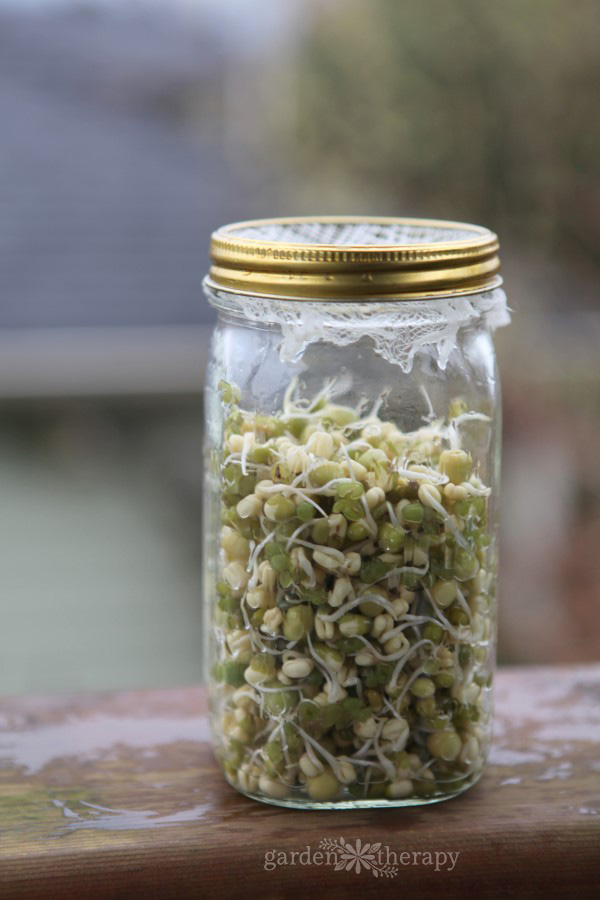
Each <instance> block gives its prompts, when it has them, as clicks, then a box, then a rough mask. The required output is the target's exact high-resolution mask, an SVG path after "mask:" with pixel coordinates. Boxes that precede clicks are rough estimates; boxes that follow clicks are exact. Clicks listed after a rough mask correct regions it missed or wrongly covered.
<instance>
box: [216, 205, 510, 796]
mask: <svg viewBox="0 0 600 900" xmlns="http://www.w3.org/2000/svg"><path fill="white" fill-rule="evenodd" d="M497 252H498V242H497V239H496V236H495V235H494V234H493V233H492V232H490V231H488V230H487V229H485V228H481V227H477V226H472V225H464V224H461V223H449V222H437V221H417V220H406V219H364V218H335V217H332V218H316V219H286V220H269V221H266V220H264V221H257V222H247V223H238V224H236V225H231V226H227V227H225V228H222V229H220V230H219V231H217V232H215V234H214V235H213V238H212V243H211V260H212V264H211V269H210V273H209V275H208V276H207V278H206V279H205V291H206V294H207V297H208V300H209V301H210V303H211V304H212V305H213V306H214V307H215V308H216V310H217V313H218V320H217V324H216V327H215V331H214V335H213V340H212V345H211V354H210V360H209V365H208V372H207V383H206V403H205V426H206V433H205V446H206V491H205V496H206V505H205V519H204V529H205V538H204V570H205V583H204V604H205V612H206V615H205V659H206V673H207V681H208V684H209V693H210V708H211V719H212V728H213V737H214V748H215V753H216V756H217V758H218V759H219V761H220V763H221V765H222V768H223V772H224V775H225V778H226V779H227V780H228V781H229V783H230V784H231V785H232V786H233V787H234V788H236V789H237V790H239V791H241V792H243V793H244V794H246V795H248V796H251V797H253V798H255V799H257V800H262V801H266V802H269V803H274V804H279V805H284V806H290V807H300V808H320V807H329V808H332V807H333V808H344V807H355V808H360V807H371V806H409V805H419V804H426V803H434V802H437V801H439V800H444V799H446V798H449V797H452V796H454V795H457V794H460V793H461V792H463V791H464V790H465V789H467V788H468V787H469V786H471V785H472V784H474V783H475V782H476V781H477V780H478V779H479V777H480V776H481V774H482V771H483V768H484V764H485V760H486V756H487V753H488V750H489V746H490V740H491V728H492V721H491V716H492V703H491V700H492V691H493V676H494V664H495V636H496V573H497V564H498V560H497V529H498V501H499V467H500V393H499V382H498V375H497V368H496V362H495V356H494V348H493V343H492V334H493V331H494V330H495V329H496V328H497V327H500V326H502V325H505V324H507V323H508V321H509V314H508V311H507V307H506V300H505V296H504V293H503V291H502V289H501V287H500V284H501V280H500V277H499V274H498V271H499V261H498V255H497Z"/></svg>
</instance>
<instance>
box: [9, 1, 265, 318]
mask: <svg viewBox="0 0 600 900" xmlns="http://www.w3.org/2000/svg"><path fill="white" fill-rule="evenodd" d="M167 21H168V26H167V24H166V22H167ZM223 66H224V60H223V57H222V54H221V51H220V50H219V49H218V48H216V47H215V46H214V45H211V44H210V43H208V42H207V41H206V40H205V39H204V38H203V35H202V33H201V31H200V30H198V31H197V32H193V30H190V28H189V23H188V25H187V26H185V27H184V25H183V23H182V22H181V23H179V24H178V20H177V19H176V18H174V17H171V18H170V19H168V20H166V19H165V20H163V19H162V18H161V17H160V16H158V18H153V17H152V16H149V15H145V16H144V17H143V20H142V21H141V22H140V21H138V20H137V19H136V18H135V17H128V16H118V15H112V16H109V15H107V16H103V17H100V18H97V17H95V16H74V15H68V14H66V13H63V14H60V15H58V14H56V13H55V14H54V15H52V16H49V15H48V16H46V15H42V14H37V15H33V14H25V15H23V14H18V13H16V12H13V11H11V12H8V11H6V10H3V11H0V127H1V130H2V134H1V139H0V328H21V327H30V326H31V327H55V326H79V325H117V326H120V325H160V324H174V325H178V324H186V323H198V322H203V321H207V320H208V319H210V318H211V311H210V310H209V308H208V307H207V305H206V304H205V302H204V301H203V300H202V295H201V279H202V276H203V274H204V272H205V271H206V267H207V247H208V240H209V236H210V233H211V231H212V229H213V228H214V227H216V226H217V225H219V224H222V223H223V222H225V221H231V220H235V219H238V218H244V217H249V216H257V215H266V214H267V213H268V211H269V210H268V206H269V199H268V194H269V192H268V188H267V185H268V174H267V173H259V172H257V171H250V170H245V171H244V172H239V171H237V170H236V169H235V167H234V166H232V165H231V164H230V163H229V162H228V161H227V159H226V158H225V154H224V152H223V146H222V145H221V143H220V141H219V128H220V123H219V119H218V117H215V116H214V113H213V114H212V116H211V114H210V111H209V110H207V112H206V113H204V112H202V115H201V118H200V119H199V122H198V124H197V126H194V127H190V124H189V117H188V118H186V117H185V116H183V117H178V116H177V109H178V103H181V98H183V99H185V98H186V97H189V96H190V92H192V93H194V92H195V93H194V96H195V97H197V98H200V99H199V104H200V109H201V110H202V104H203V99H202V98H203V97H204V98H206V97H207V96H208V97H209V98H210V97H211V95H212V96H214V95H215V94H214V92H216V91H218V90H219V85H220V84H221V80H222V72H223ZM205 105H206V106H207V107H208V106H210V104H208V103H206V104H205Z"/></svg>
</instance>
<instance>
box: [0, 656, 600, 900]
mask: <svg viewBox="0 0 600 900" xmlns="http://www.w3.org/2000/svg"><path fill="white" fill-rule="evenodd" d="M496 698H497V699H496V707H497V728H496V738H495V744H494V749H493V754H492V759H491V762H490V765H489V766H488V768H487V770H486V774H485V775H484V778H483V779H482V781H481V782H480V783H479V784H478V785H477V786H476V787H474V788H472V789H471V790H470V791H469V792H467V793H466V794H464V795H463V796H462V797H459V798H456V799H453V800H449V801H447V802H445V803H441V804H438V805H435V806H431V807H422V808H419V809H406V810H402V809H394V810H369V811H362V810H348V811H342V812H337V811H331V812H301V811H294V810H283V809H278V808H275V807H269V806H265V805H263V804H259V803H256V802H254V801H252V800H248V799H246V798H244V797H242V796H240V795H239V794H237V793H236V792H235V791H234V790H233V789H232V788H230V787H229V786H228V785H227V784H226V783H225V782H224V780H223V779H222V777H221V775H220V773H219V771H218V769H217V767H216V765H215V763H214V761H213V759H212V756H211V752H210V746H209V732H208V723H207V720H206V715H205V697H204V692H203V690H202V689H201V688H186V689H182V690H168V691H166V690H165V691H149V692H126V693H117V694H100V695H98V694H94V695H88V696H85V695H77V696H68V697H46V698H43V697H42V698H31V697H30V698H19V699H14V700H11V699H7V700H4V701H2V702H1V703H0V729H1V731H0V897H2V898H12V897H28V898H34V897H35V898H37V897H40V898H41V897H43V898H50V897H52V898H54V897H70V898H85V900H87V898H100V897H101V898H113V897H114V898H120V897H127V898H136V897H146V898H149V897H161V898H162V897H165V898H169V897H176V898H186V897H195V898H197V897H215V898H236V897H252V898H253V897H260V898H261V900H263V898H280V897H281V898H284V897H292V896H296V895H297V894H299V893H300V894H302V895H303V894H307V893H310V894H311V895H312V896H315V897H321V896H328V897H333V898H338V897H341V898H345V897H349V898H354V897H356V898H358V897H360V898H361V900H364V898H366V897H371V896H373V897H375V896H377V897H383V896H388V895H390V896H391V895H399V896H402V895H404V896H406V895H407V892H412V893H413V896H417V897H419V898H421V897H436V898H437V897H442V898H448V897H459V896H460V897H462V896H464V895H465V894H467V893H468V892H471V893H472V894H473V895H474V896H476V897H484V898H488V897H490V898H493V897H506V896H508V895H511V896H512V897H527V898H530V897H531V898H535V897H542V896H543V897H545V898H547V897H588V896H589V897H592V896H598V893H599V881H600V753H599V752H598V748H599V746H600V666H582V667H576V668H573V667H570V668H535V669H533V668H514V669H505V670H502V671H501V672H500V673H499V675H498V680H497V695H496ZM340 837H343V838H345V839H346V841H349V842H351V843H352V844H354V843H355V841H356V840H357V839H360V840H361V841H362V843H363V845H364V844H365V843H367V842H370V843H373V842H380V843H381V844H382V850H383V851H384V852H385V847H389V849H390V851H393V852H395V853H396V854H397V855H398V857H399V858H400V854H401V853H405V854H409V856H408V857H407V856H404V857H402V859H403V862H402V863H399V864H398V872H397V875H395V876H394V877H383V876H381V877H379V878H374V877H373V873H372V871H366V870H364V869H363V870H362V871H361V872H360V873H359V874H357V873H356V872H355V871H346V870H342V871H336V870H335V867H334V866H333V865H326V864H322V865H315V864H314V862H313V863H312V864H310V865H306V864H302V858H299V857H298V855H296V857H293V861H294V863H295V864H294V865H292V864H290V860H291V859H292V857H291V854H292V853H293V852H295V853H296V854H299V853H300V852H302V851H304V854H305V855H304V857H303V860H304V862H306V860H307V856H306V849H307V847H308V848H310V853H311V858H312V855H313V854H314V852H315V851H318V850H319V844H320V841H322V840H326V839H329V840H336V839H339V838H340ZM272 850H276V851H277V852H278V853H285V854H286V855H287V862H288V864H287V865H277V866H275V868H273V869H272V870H267V869H265V853H267V852H268V851H272ZM449 851H451V852H453V853H456V852H458V853H459V856H458V859H457V861H456V863H455V865H454V867H453V868H452V870H450V859H448V860H447V861H446V863H445V864H443V858H442V857H441V856H438V864H437V869H438V870H437V871H436V863H435V856H433V857H432V864H426V863H427V862H428V858H427V856H423V854H426V853H430V854H435V853H436V852H437V853H438V854H442V853H448V852H449ZM415 853H417V854H420V855H418V856H416V857H415V856H414V854H415ZM407 858H408V860H409V861H408V862H406V860H407ZM276 859H277V857H276Z"/></svg>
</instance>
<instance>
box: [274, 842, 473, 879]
mask: <svg viewBox="0 0 600 900" xmlns="http://www.w3.org/2000/svg"><path fill="white" fill-rule="evenodd" d="M319 847H320V850H313V849H312V848H311V847H309V846H308V845H307V846H306V849H305V850H268V851H267V852H266V853H265V862H264V868H265V869H266V870H267V872H272V871H273V870H274V869H276V868H277V867H278V866H333V867H334V869H335V871H336V872H341V871H346V872H354V873H355V874H356V875H359V874H360V873H361V872H362V871H363V870H364V871H365V872H370V873H371V874H372V875H373V876H374V877H375V878H379V877H380V876H382V877H384V878H394V877H395V876H396V875H397V874H398V871H399V866H411V865H412V866H434V870H435V871H436V872H439V871H441V870H442V869H444V871H447V872H451V871H452V870H453V868H454V866H455V865H456V863H457V861H458V856H459V853H458V851H457V852H451V851H445V850H441V851H435V852H433V853H430V852H429V851H427V850H425V851H422V850H404V851H402V852H401V853H396V852H395V851H394V850H390V848H389V847H387V846H383V847H382V845H381V843H380V842H377V843H374V844H368V843H367V844H363V842H362V841H361V839H360V838H357V839H356V841H355V843H354V844H352V843H350V841H346V840H345V839H344V838H343V837H340V838H336V839H330V838H324V839H323V840H322V841H320V842H319Z"/></svg>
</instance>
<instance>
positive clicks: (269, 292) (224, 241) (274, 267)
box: [206, 216, 502, 300]
mask: <svg viewBox="0 0 600 900" xmlns="http://www.w3.org/2000/svg"><path fill="white" fill-rule="evenodd" d="M498 247H499V244H498V238H497V237H496V235H495V234H494V233H493V232H492V231H489V229H487V228H482V227H481V226H479V225H467V224H465V223H462V222H443V221H437V220H435V219H398V218H371V217H366V216H311V217H297V218H289V219H288V218H286V219H256V220H254V221H250V222H236V223H234V224H232V225H225V226H223V227H222V228H219V229H217V231H215V232H214V233H213V235H212V238H211V244H210V256H211V267H210V271H209V274H208V276H207V279H206V284H207V286H208V287H212V288H215V289H217V290H219V289H220V290H228V291H234V292H236V293H243V294H249V295H252V296H255V297H271V298H288V299H297V300H382V299H385V300H394V299H396V300H416V299H424V298H427V297H442V296H459V295H462V294H475V293H478V292H480V291H483V290H489V289H490V288H493V287H497V286H498V285H500V284H501V283H502V279H501V278H500V276H499V274H498V272H499V269H500V260H499V258H498Z"/></svg>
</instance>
